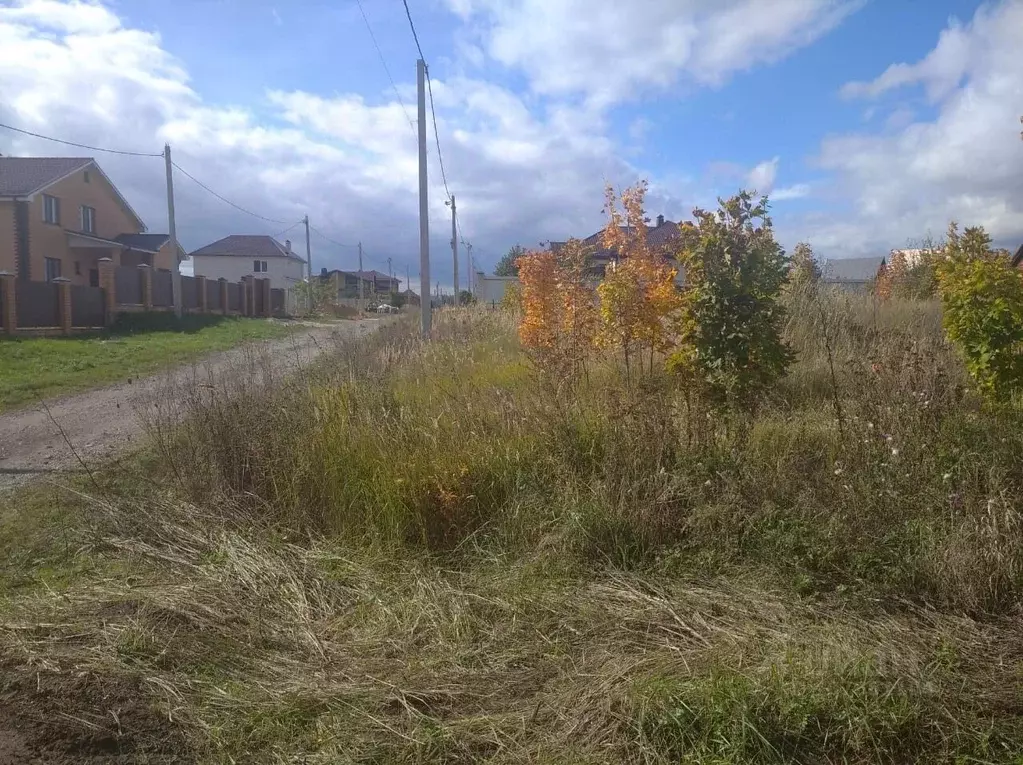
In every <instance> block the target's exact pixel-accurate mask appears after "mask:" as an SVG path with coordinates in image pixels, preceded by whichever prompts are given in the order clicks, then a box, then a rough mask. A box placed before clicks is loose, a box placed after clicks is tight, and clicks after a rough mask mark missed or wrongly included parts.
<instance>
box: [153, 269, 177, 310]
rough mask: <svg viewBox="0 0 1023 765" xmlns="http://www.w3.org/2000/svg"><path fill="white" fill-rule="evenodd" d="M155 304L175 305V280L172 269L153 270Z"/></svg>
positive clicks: (162, 305)
mask: <svg viewBox="0 0 1023 765" xmlns="http://www.w3.org/2000/svg"><path fill="white" fill-rule="evenodd" d="M153 305H154V306H161V307H166V306H172V305H174V282H173V277H172V276H171V272H170V271H162V270H154V271H153Z"/></svg>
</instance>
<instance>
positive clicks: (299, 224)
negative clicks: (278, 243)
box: [273, 220, 305, 239]
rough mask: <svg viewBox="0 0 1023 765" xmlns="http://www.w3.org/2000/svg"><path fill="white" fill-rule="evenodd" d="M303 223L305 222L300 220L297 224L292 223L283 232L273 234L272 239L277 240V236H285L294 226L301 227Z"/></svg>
mask: <svg viewBox="0 0 1023 765" xmlns="http://www.w3.org/2000/svg"><path fill="white" fill-rule="evenodd" d="M304 222H305V221H301V220H300V221H298V222H296V223H292V224H291V225H290V226H288V227H287V228H286V229H284V230H283V231H281V232H279V233H276V234H274V235H273V238H274V239H276V238H277V237H279V236H284V235H285V234H287V233H288V232H289V231H291V229H293V228H295V226H301V225H302V224H303V223H304Z"/></svg>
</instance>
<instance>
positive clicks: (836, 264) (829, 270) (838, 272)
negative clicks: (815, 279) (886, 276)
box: [821, 256, 885, 292]
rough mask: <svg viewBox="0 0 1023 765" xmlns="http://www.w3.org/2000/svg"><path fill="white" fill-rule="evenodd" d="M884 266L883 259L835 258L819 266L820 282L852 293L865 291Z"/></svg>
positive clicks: (879, 257)
mask: <svg viewBox="0 0 1023 765" xmlns="http://www.w3.org/2000/svg"><path fill="white" fill-rule="evenodd" d="M884 266H885V258H884V257H882V256H871V257H866V258H836V259H834V260H825V261H824V262H823V263H822V264H821V281H822V282H824V283H825V284H834V285H836V286H838V287H842V288H843V289H848V290H852V291H857V292H859V291H866V290H868V289H869V288H870V285H871V284H873V282H874V280H875V279H877V277H878V274H880V273H881V271H882V269H883V268H884Z"/></svg>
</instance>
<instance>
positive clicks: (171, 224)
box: [163, 143, 184, 318]
mask: <svg viewBox="0 0 1023 765" xmlns="http://www.w3.org/2000/svg"><path fill="white" fill-rule="evenodd" d="M163 160H164V164H165V165H166V166H167V233H168V234H170V246H171V252H172V253H174V254H173V256H172V257H173V259H172V261H171V262H172V263H173V266H172V268H171V292H172V293H173V294H172V296H171V299H172V300H173V301H174V315H175V316H177V317H178V318H181V312H182V309H183V307H184V306H183V305H182V303H184V295H182V294H181V263H180V262H179V261H178V228H177V223H176V222H175V220H174V163H173V162H172V161H171V148H170V144H169V143H167V144H164V146H163Z"/></svg>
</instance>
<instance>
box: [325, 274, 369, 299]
mask: <svg viewBox="0 0 1023 765" xmlns="http://www.w3.org/2000/svg"><path fill="white" fill-rule="evenodd" d="M320 279H321V280H324V281H330V282H331V283H332V284H333V285H334V293H335V294H336V296H337V298H338V299H339V300H351V299H358V298H359V297H369V296H370V295H372V294H373V293H374V291H375V289H376V284H375V280H374V279H372V278H370V277H366V276H360V275H359V272H358V271H341V270H340V269H337V268H335V269H334V270H333V271H328V270H327V269H323V270H322V271H321V272H320Z"/></svg>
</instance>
